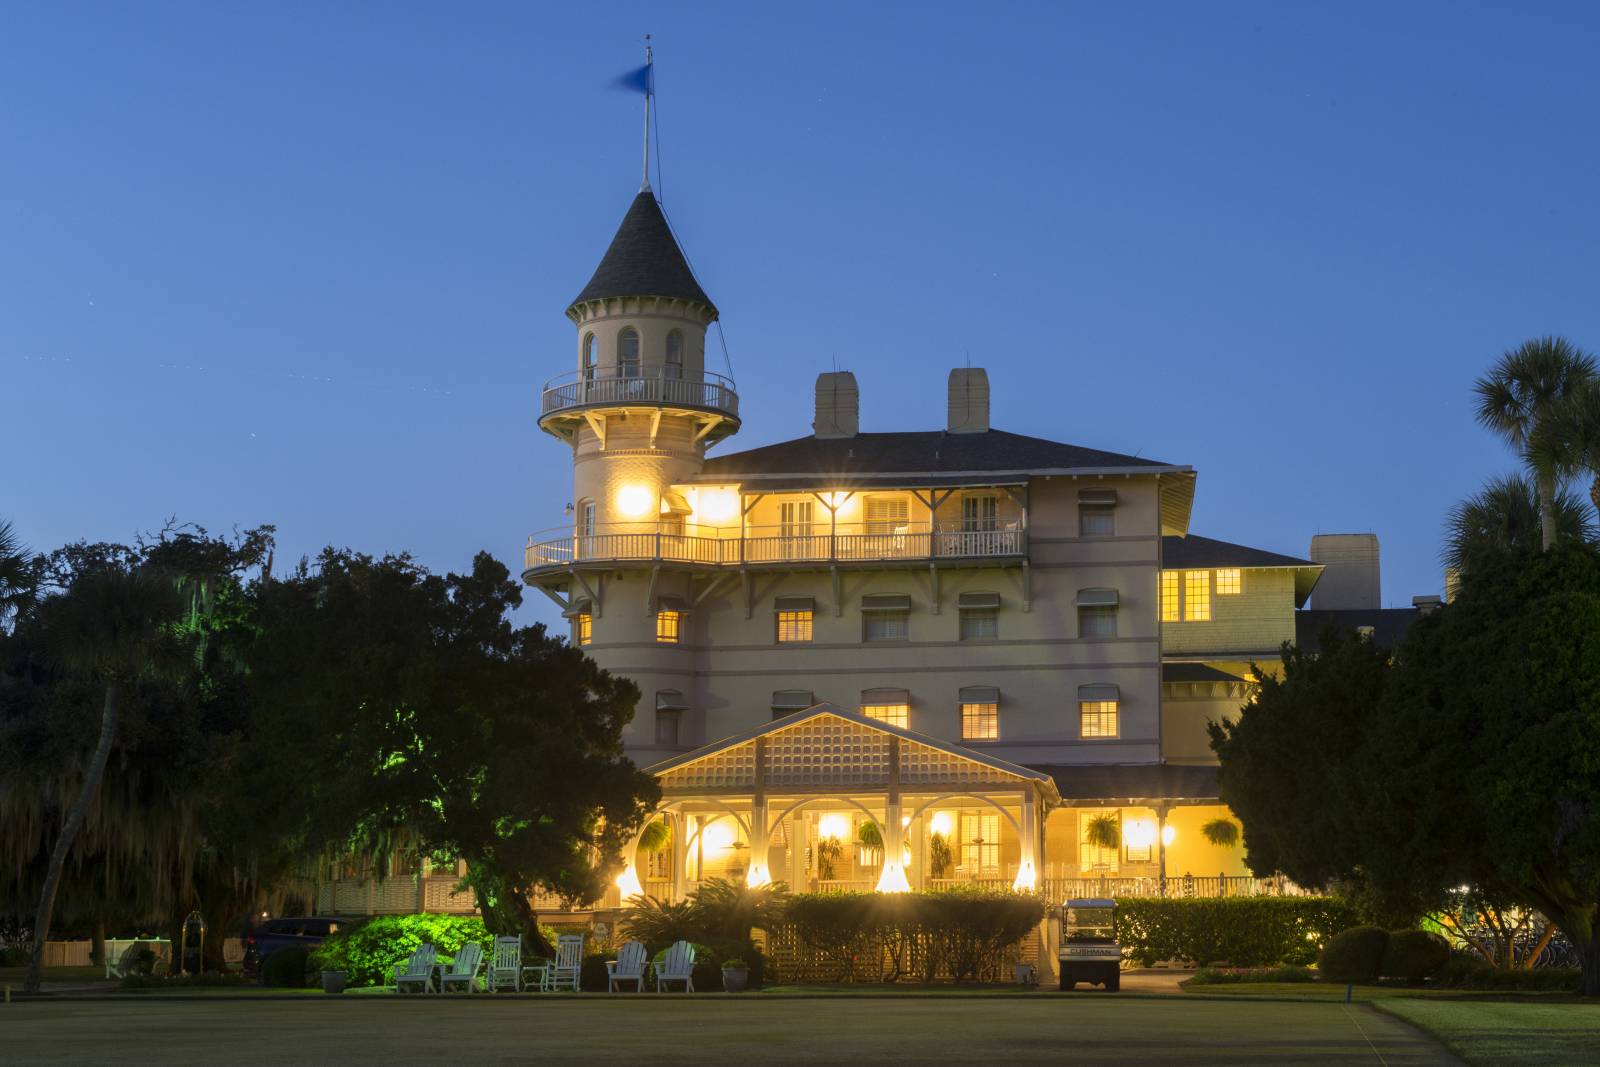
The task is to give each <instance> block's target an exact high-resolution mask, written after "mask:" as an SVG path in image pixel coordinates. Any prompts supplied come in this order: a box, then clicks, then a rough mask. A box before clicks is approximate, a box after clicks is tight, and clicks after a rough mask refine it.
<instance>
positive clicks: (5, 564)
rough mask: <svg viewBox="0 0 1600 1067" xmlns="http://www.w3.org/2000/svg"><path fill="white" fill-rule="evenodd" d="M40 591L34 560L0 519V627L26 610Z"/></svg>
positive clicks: (19, 539) (14, 533) (11, 530)
mask: <svg viewBox="0 0 1600 1067" xmlns="http://www.w3.org/2000/svg"><path fill="white" fill-rule="evenodd" d="M38 588H39V579H38V567H37V563H36V559H35V557H33V556H31V555H30V554H29V553H28V550H27V549H25V548H23V547H22V539H21V538H19V537H18V536H17V533H16V531H15V530H14V529H12V526H11V523H10V522H7V521H3V520H0V626H4V625H5V624H6V621H7V620H9V619H13V618H16V617H17V616H19V615H21V614H22V613H23V612H24V611H26V610H28V607H29V605H31V604H32V603H33V600H34V595H35V593H36V592H37V590H38Z"/></svg>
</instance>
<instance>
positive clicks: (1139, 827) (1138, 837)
mask: <svg viewBox="0 0 1600 1067" xmlns="http://www.w3.org/2000/svg"><path fill="white" fill-rule="evenodd" d="M1122 840H1123V841H1125V842H1127V845H1128V847H1129V848H1149V847H1150V846H1151V845H1153V844H1155V843H1156V824H1155V823H1153V822H1147V821H1145V820H1144V819H1134V820H1133V821H1131V822H1127V823H1124V824H1123V827H1122Z"/></svg>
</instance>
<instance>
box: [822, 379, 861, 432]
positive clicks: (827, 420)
mask: <svg viewBox="0 0 1600 1067" xmlns="http://www.w3.org/2000/svg"><path fill="white" fill-rule="evenodd" d="M811 429H812V430H813V431H814V432H815V433H816V435H817V436H818V437H854V436H855V435H856V434H857V433H859V432H860V430H861V392H860V390H858V389H857V388H856V376H855V375H854V374H851V373H850V372H849V371H847V370H836V371H831V372H829V373H827V374H819V375H817V417H816V418H815V419H812V420H811Z"/></svg>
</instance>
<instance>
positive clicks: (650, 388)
mask: <svg viewBox="0 0 1600 1067" xmlns="http://www.w3.org/2000/svg"><path fill="white" fill-rule="evenodd" d="M630 405H640V406H643V407H681V408H693V409H695V410H698V411H714V412H717V413H719V414H722V415H727V416H729V417H731V418H734V419H737V418H738V417H739V395H738V394H737V393H735V392H734V390H733V379H731V378H724V377H723V376H722V375H720V374H713V373H711V372H710V371H707V372H705V373H704V374H698V375H688V376H685V375H682V374H676V375H674V374H669V373H667V372H666V369H665V368H663V369H662V370H661V371H659V372H657V373H656V374H655V375H653V376H650V377H645V376H643V375H641V374H624V373H621V372H619V371H618V370H617V369H616V368H596V369H595V370H591V371H587V372H585V371H570V372H568V373H566V374H558V375H556V376H555V377H554V378H551V379H550V380H549V381H548V382H545V383H544V390H543V392H542V393H541V395H540V397H539V417H540V418H544V417H545V416H547V415H555V414H559V413H562V412H567V411H573V412H576V411H579V410H582V409H583V408H591V407H628V406H630Z"/></svg>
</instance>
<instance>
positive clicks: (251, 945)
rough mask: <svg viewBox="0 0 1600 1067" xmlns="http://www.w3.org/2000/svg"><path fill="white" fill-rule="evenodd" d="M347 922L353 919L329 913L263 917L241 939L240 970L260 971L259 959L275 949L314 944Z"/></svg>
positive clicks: (256, 972)
mask: <svg viewBox="0 0 1600 1067" xmlns="http://www.w3.org/2000/svg"><path fill="white" fill-rule="evenodd" d="M351 922H353V920H351V919H344V918H340V917H338V916H332V915H312V916H308V917H305V918H298V919H297V918H287V917H286V918H281V919H265V920H263V921H262V922H261V924H260V925H258V926H257V927H256V928H255V929H254V930H252V931H250V935H249V936H248V937H246V938H245V939H244V973H245V974H247V975H256V974H259V973H261V961H262V960H265V959H266V958H267V957H268V956H270V955H272V954H273V953H274V952H276V951H278V950H279V949H282V948H291V947H293V946H295V945H301V946H304V947H305V948H316V947H317V946H318V945H320V944H322V941H323V939H324V938H326V937H327V936H328V935H329V934H332V933H335V932H336V931H338V930H339V929H340V928H341V927H345V926H349V925H350V924H351Z"/></svg>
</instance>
